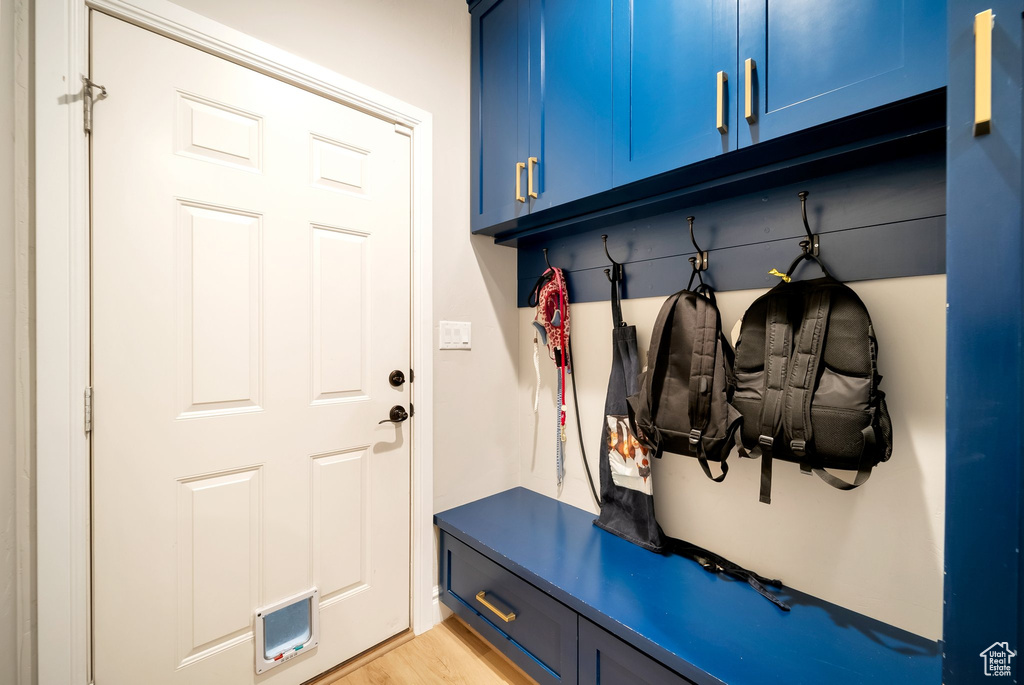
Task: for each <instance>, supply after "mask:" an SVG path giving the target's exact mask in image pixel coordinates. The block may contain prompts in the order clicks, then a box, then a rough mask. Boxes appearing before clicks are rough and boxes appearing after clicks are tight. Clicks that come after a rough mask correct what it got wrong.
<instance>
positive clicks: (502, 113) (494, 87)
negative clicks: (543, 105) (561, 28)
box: [470, 0, 529, 230]
mask: <svg viewBox="0 0 1024 685" xmlns="http://www.w3.org/2000/svg"><path fill="white" fill-rule="evenodd" d="M528 51H529V1H528V0H491V1H490V2H484V3H481V4H480V5H479V6H478V7H477V8H476V9H475V10H474V12H473V30H472V60H473V65H472V69H471V78H472V100H471V124H470V127H471V130H470V135H471V138H470V148H471V152H470V159H471V160H472V167H471V173H470V192H471V197H472V201H471V202H472V207H471V212H472V213H471V219H470V223H471V227H472V229H473V230H478V229H480V228H483V227H486V226H493V225H494V224H498V223H501V222H503V221H508V220H510V219H514V218H516V217H517V216H520V215H523V214H527V213H528V212H529V204H528V203H526V202H519V201H517V200H516V197H515V187H516V186H515V180H516V176H515V174H516V163H517V162H524V163H525V162H526V157H527V154H526V148H527V143H528V141H529V108H528V97H529V96H528V90H529V87H528V84H529V63H528V57H529V54H528ZM522 192H523V195H524V196H525V194H526V172H525V171H523V172H522Z"/></svg>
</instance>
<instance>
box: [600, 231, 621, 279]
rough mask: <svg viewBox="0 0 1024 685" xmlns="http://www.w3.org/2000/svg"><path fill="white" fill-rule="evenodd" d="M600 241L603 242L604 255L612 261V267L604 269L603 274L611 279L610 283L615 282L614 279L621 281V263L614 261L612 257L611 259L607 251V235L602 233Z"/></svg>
mask: <svg viewBox="0 0 1024 685" xmlns="http://www.w3.org/2000/svg"><path fill="white" fill-rule="evenodd" d="M601 242H602V243H603V244H604V256H605V257H607V258H608V261H609V262H611V263H612V268H610V269H605V270H604V275H605V276H607V277H608V280H609V281H611V282H612V283H615V282H616V281H619V282H621V281H622V279H623V271H622V267H623V265H622V264H620V263H619V262H617V261H615V260H614V259H612V256H611V254H609V252H608V236H607V235H602V236H601Z"/></svg>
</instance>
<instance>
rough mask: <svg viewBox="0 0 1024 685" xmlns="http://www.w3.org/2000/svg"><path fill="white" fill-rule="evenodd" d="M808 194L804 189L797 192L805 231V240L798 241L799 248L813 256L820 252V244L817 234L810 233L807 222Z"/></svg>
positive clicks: (809, 226)
mask: <svg viewBox="0 0 1024 685" xmlns="http://www.w3.org/2000/svg"><path fill="white" fill-rule="evenodd" d="M808 195H810V193H808V192H807V191H806V190H801V191H800V192H799V193H797V197H799V198H800V217H801V218H802V219H803V220H804V231H805V232H806V233H807V240H801V241H800V249H801V250H803V251H804V252H810V253H811V254H812V255H814V256H815V257H817V256H818V254H819V253H820V252H821V246H820V245H819V243H818V236H816V235H814V234H813V233H811V225H810V224H808V223H807V196H808Z"/></svg>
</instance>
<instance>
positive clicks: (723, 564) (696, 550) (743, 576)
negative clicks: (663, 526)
mask: <svg viewBox="0 0 1024 685" xmlns="http://www.w3.org/2000/svg"><path fill="white" fill-rule="evenodd" d="M667 546H668V549H669V551H670V552H672V553H673V554H678V555H679V556H681V557H685V558H687V559H691V560H693V561H696V562H697V563H698V564H700V565H701V566H702V567H703V568H704V570H705V571H708V572H709V573H715V574H724V575H727V576H730V577H731V578H736V579H737V580H742V581H746V582H747V584H749V585H750V587H752V588H754V590H756V591H757V592H758V593H759V594H760V595H761V596H762V597H764V598H765V599H767V600H768V601H770V602H771V603H772V604H774V605H775V606H777V607H779V608H780V609H782V610H783V611H789V605H788V604H786V603H785V602H783V601H782V600H781V599H779V598H778V597H776V596H775V594H774V593H772V592H771V591H770V590H768V588H767V587H765V586H772V587H776V588H780V589H781V588H782V581H781V580H775V579H772V578H765V577H764V576H762V575H759V574H757V573H755V572H754V571H750V570H748V569H745V568H743V567H742V566H740V565H739V564H737V563H735V562H732V561H730V560H728V559H726V558H725V557H722V556H719V555H718V554H715V553H714V552H712V551H709V550H706V549H704V548H703V547H698V546H697V545H694V544H693V543H690V542H686V541H685V540H679V539H677V538H668V545H667Z"/></svg>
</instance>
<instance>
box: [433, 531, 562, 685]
mask: <svg viewBox="0 0 1024 685" xmlns="http://www.w3.org/2000/svg"><path fill="white" fill-rule="evenodd" d="M441 588H442V590H441V601H442V602H444V604H445V605H446V606H447V607H448V608H450V609H451V610H452V611H454V612H455V614H456V615H457V616H459V617H460V618H461V619H462V620H464V621H466V623H468V624H469V625H470V626H472V627H473V628H474V629H475V630H476V631H477V632H479V633H480V634H481V635H482V636H483V637H484V638H485V639H486V640H487V641H488V642H490V643H491V644H492V645H494V646H495V647H496V648H497V649H500V650H501V651H502V652H503V653H504V654H505V655H506V656H507V657H508V658H509V659H511V660H512V661H513V662H514V663H516V664H517V665H518V666H519V667H520V668H522V669H523V670H524V671H525V672H526V673H527V674H529V675H530V676H531V677H532V678H534V679H535V680H536V681H537V682H538V683H541V684H542V685H545V684H548V683H566V684H569V683H572V684H575V683H576V682H577V681H576V618H577V615H576V612H574V611H572V610H571V609H569V608H567V607H566V606H564V605H563V604H561V603H559V602H558V601H557V600H555V599H552V598H551V596H549V595H547V594H545V593H544V592H541V591H540V590H538V589H537V588H535V587H534V586H533V585H530V584H529V583H527V582H526V581H525V580H523V579H522V578H519V577H518V576H516V575H515V574H513V573H511V572H509V571H508V570H506V569H504V568H502V567H501V566H499V565H498V564H496V563H494V562H493V561H491V560H490V559H488V558H486V557H484V556H483V555H482V554H480V553H479V552H476V551H474V550H472V549H470V548H469V547H468V546H466V545H465V544H463V543H462V542H460V541H459V540H457V539H456V538H453V537H452V536H451V535H449V534H447V533H445V532H443V531H442V532H441ZM480 593H483V594H482V595H481V594H480ZM485 602H486V603H487V604H490V605H491V606H490V607H488V606H487V605H486V604H485ZM512 614H514V618H512V616H511V615H512ZM502 615H504V616H505V617H507V618H510V620H509V621H505V620H503V618H502Z"/></svg>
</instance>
